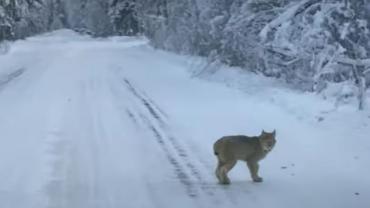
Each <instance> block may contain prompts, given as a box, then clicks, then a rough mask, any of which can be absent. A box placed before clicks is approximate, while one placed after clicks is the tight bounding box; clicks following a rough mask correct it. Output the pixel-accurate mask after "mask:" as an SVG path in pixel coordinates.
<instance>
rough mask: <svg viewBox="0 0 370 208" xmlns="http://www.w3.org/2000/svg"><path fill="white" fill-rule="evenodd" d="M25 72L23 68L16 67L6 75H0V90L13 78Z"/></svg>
mask: <svg viewBox="0 0 370 208" xmlns="http://www.w3.org/2000/svg"><path fill="white" fill-rule="evenodd" d="M24 72H25V69H24V68H20V69H17V70H15V71H13V72H11V73H9V74H7V75H4V76H1V77H0V90H1V89H3V88H4V87H5V86H6V85H7V84H9V83H10V82H12V81H13V80H15V79H17V78H19V77H20V76H21V75H22V74H23V73H24Z"/></svg>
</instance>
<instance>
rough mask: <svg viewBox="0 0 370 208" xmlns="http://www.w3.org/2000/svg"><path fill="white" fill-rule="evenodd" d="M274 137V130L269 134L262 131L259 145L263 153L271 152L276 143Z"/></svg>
mask: <svg viewBox="0 0 370 208" xmlns="http://www.w3.org/2000/svg"><path fill="white" fill-rule="evenodd" d="M275 135H276V131H275V130H274V131H273V132H271V133H268V132H264V131H262V133H261V135H260V143H261V147H262V150H263V152H264V153H268V152H270V151H271V150H272V148H274V146H275V143H276V139H275Z"/></svg>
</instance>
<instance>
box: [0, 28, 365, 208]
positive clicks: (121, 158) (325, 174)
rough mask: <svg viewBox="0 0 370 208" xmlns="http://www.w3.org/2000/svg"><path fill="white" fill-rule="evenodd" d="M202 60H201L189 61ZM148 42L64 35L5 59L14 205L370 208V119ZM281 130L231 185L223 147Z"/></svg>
mask: <svg viewBox="0 0 370 208" xmlns="http://www.w3.org/2000/svg"><path fill="white" fill-rule="evenodd" d="M189 63H191V64H189ZM199 70H201V67H197V64H194V59H193V58H189V57H184V56H179V55H174V54H172V53H168V52H163V51H159V50H155V49H153V48H151V47H150V46H149V45H148V41H147V40H146V39H144V38H127V37H113V38H108V39H93V38H90V37H88V36H81V35H78V34H76V33H74V32H72V31H68V30H60V31H56V32H52V33H49V34H44V35H40V36H36V37H32V38H28V39H26V40H23V41H17V42H15V43H13V44H12V45H11V47H10V51H9V52H8V53H7V54H5V55H0V80H6V81H0V132H1V139H0V180H1V181H0V184H1V186H0V204H1V207H4V208H24V207H29V208H42V207H53V208H62V207H63V208H64V207H65V208H67V207H68V208H81V207H89V208H90V207H91V208H94V207H96V208H98V207H99V208H100V207H113V208H115V207H140V208H141V207H144V208H145V207H184V208H188V207H246V206H248V207H277V208H278V207H302V208H306V207H307V208H312V207H316V208H321V207H322V208H327V207H337V208H341V207H343V208H347V207H356V208H366V207H369V206H370V200H369V195H370V179H369V177H368V173H369V171H370V166H369V165H368V164H370V140H369V139H368V135H369V134H370V128H369V125H370V112H369V111H364V112H358V111H357V110H356V106H355V105H354V104H353V103H348V104H343V105H341V106H336V105H335V104H334V103H333V102H331V100H330V99H328V100H323V99H322V98H321V97H320V96H317V95H314V94H308V93H301V92H298V91H295V90H294V89H289V88H288V87H287V86H285V85H284V84H282V83H280V82H279V81H276V80H275V81H274V80H271V79H268V78H263V77H261V76H259V75H255V74H250V73H246V72H244V71H242V70H241V69H235V68H226V67H221V68H220V69H218V70H217V71H214V72H213V73H212V74H207V73H201V76H200V77H197V78H194V76H193V74H194V73H195V74H199V73H198V71H199ZM262 129H264V130H267V131H271V130H273V129H276V130H277V145H276V147H275V149H274V150H273V151H272V152H271V154H270V155H268V156H267V157H266V159H265V160H263V161H261V168H260V174H261V176H262V177H264V182H263V183H258V184H257V183H253V182H252V181H251V179H250V177H249V175H248V171H247V169H246V166H245V164H243V163H241V162H240V163H238V165H237V166H236V167H235V168H234V169H233V170H232V171H231V172H230V178H231V181H232V184H231V185H230V186H222V185H218V184H217V181H216V178H215V176H214V169H215V166H216V158H215V157H214V155H213V151H212V145H213V142H214V141H215V140H217V139H218V138H219V137H221V136H224V135H230V134H246V135H257V134H259V133H260V131H261V130H262Z"/></svg>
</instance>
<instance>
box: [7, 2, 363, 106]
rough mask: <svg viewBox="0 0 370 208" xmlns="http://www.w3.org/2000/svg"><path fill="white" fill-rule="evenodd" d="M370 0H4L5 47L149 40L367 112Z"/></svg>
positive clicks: (159, 46) (160, 46)
mask: <svg viewBox="0 0 370 208" xmlns="http://www.w3.org/2000/svg"><path fill="white" fill-rule="evenodd" d="M369 20H370V2H369V1H368V0H1V1H0V42H2V43H1V44H2V45H3V46H1V47H5V46H4V45H5V44H6V42H8V41H12V40H17V39H23V38H26V37H28V36H31V35H34V34H38V33H43V32H47V31H52V30H56V29H60V28H69V29H72V30H75V31H78V32H81V33H86V34H89V35H92V36H95V37H106V36H113V35H122V36H138V35H140V36H145V37H147V38H148V39H149V40H150V43H151V45H152V46H153V47H155V48H159V49H164V50H169V51H173V52H175V53H179V54H184V55H192V56H201V57H205V58H207V60H208V61H209V62H210V63H217V64H218V63H220V64H226V65H229V66H235V67H240V68H243V69H245V70H247V71H251V72H254V73H257V74H263V75H265V76H268V77H275V78H278V79H281V80H284V81H286V82H287V83H289V85H290V86H292V87H294V88H297V89H299V90H302V91H308V92H315V93H321V92H323V91H326V90H328V89H331V88H333V87H334V88H338V87H340V88H341V89H342V90H339V92H337V91H336V94H335V96H336V98H337V101H338V102H341V101H343V100H345V99H356V101H357V103H358V108H359V109H360V110H361V109H363V108H364V107H365V103H364V102H365V100H366V99H365V98H366V96H367V90H368V89H369V88H370V35H369V30H370V25H369Z"/></svg>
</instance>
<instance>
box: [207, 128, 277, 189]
mask: <svg viewBox="0 0 370 208" xmlns="http://www.w3.org/2000/svg"><path fill="white" fill-rule="evenodd" d="M275 135H276V131H275V130H274V131H273V132H271V133H268V132H265V131H262V133H261V135H259V136H254V137H248V136H243V135H237V136H224V137H222V138H221V139H219V140H217V141H216V142H215V144H214V145H213V149H214V153H215V155H216V156H217V159H218V165H217V168H216V176H217V178H218V180H219V182H220V184H230V179H229V178H228V177H227V173H228V172H229V171H230V170H231V169H232V168H233V167H234V165H235V164H236V162H237V161H238V160H242V161H245V162H246V163H247V165H248V168H249V171H250V174H251V176H252V179H253V181H254V182H262V178H261V177H260V176H258V168H259V165H258V161H260V160H261V159H263V158H264V157H265V156H266V155H267V153H269V152H270V151H271V150H272V148H273V147H274V146H275V143H276V140H275Z"/></svg>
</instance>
